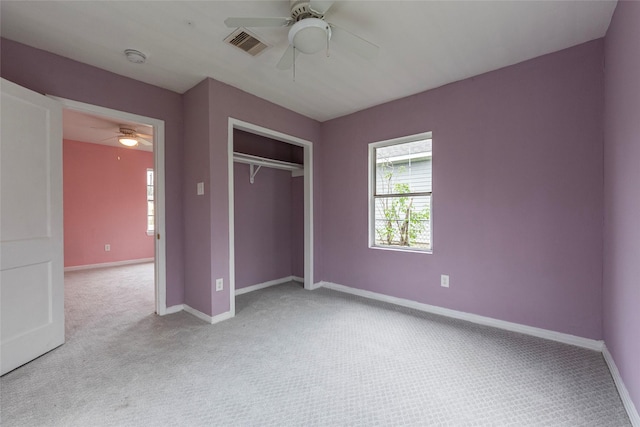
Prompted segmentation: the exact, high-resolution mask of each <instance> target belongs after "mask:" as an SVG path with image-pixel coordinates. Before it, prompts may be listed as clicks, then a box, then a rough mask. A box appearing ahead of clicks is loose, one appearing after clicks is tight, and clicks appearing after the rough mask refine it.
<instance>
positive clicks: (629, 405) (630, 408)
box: [602, 345, 640, 427]
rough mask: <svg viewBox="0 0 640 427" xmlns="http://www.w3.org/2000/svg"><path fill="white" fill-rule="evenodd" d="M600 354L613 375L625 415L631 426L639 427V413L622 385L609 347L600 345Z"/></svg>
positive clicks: (622, 382)
mask: <svg viewBox="0 0 640 427" xmlns="http://www.w3.org/2000/svg"><path fill="white" fill-rule="evenodd" d="M602 355H603V356H604V361H605V362H607V366H608V367H609V371H610V372H611V376H612V377H613V382H614V383H615V384H616V388H617V389H618V394H619V395H620V399H621V400H622V404H623V405H624V409H626V411H627V415H629V419H630V420H631V425H632V426H633V427H640V415H638V410H637V409H636V407H635V405H634V404H633V401H632V400H631V396H630V395H629V391H628V390H627V387H625V385H624V381H622V377H621V376H620V372H619V371H618V367H617V366H616V362H615V361H614V360H613V356H611V353H609V349H607V346H606V345H604V346H603V347H602Z"/></svg>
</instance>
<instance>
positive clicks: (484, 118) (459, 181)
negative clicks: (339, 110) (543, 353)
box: [320, 40, 603, 339]
mask: <svg viewBox="0 0 640 427" xmlns="http://www.w3.org/2000/svg"><path fill="white" fill-rule="evenodd" d="M602 58H603V43H602V40H598V41H594V42H589V43H586V44H583V45H579V46H576V47H573V48H570V49H567V50H564V51H561V52H557V53H553V54H550V55H545V56H542V57H539V58H536V59H533V60H530V61H526V62H523V63H520V64H517V65H514V66H510V67H507V68H504V69H501V70H498V71H494V72H491V73H487V74H483V75H480V76H477V77H473V78H470V79H467V80H464V81H460V82H456V83H453V84H450V85H447V86H444V87H441V88H438V89H435V90H431V91H427V92H424V93H420V94H417V95H414V96H410V97H407V98H403V99H400V100H398V101H394V102H390V103H387V104H383V105H380V106H377V107H373V108H371V109H368V110H365V111H362V112H359V113H355V114H352V115H349V116H346V117H342V118H338V119H335V120H331V121H328V122H325V123H323V129H322V130H323V137H322V158H321V171H320V179H321V180H322V183H323V191H324V198H323V200H324V203H323V205H322V218H321V221H322V224H323V229H324V233H323V234H324V236H323V237H324V245H323V256H324V269H323V271H324V276H323V278H324V279H325V280H328V281H331V282H336V283H339V284H343V285H346V286H351V287H355V288H360V289H366V290H369V291H374V292H379V293H382V294H387V295H392V296H395V297H400V298H406V299H410V300H414V301H419V302H422V303H427V304H433V305H437V306H441V307H447V308H451V309H455V310H460V311H464V312H468V313H475V314H479V315H483V316H488V317H492V318H496V319H502V320H506V321H510V322H515V323H520V324H524V325H530V326H534V327H540V328H545V329H550V330H554V331H559V332H564V333H569V334H574V335H577V336H581V337H587V338H595V339H600V338H602V330H601V323H602V316H601V283H602V281H601V280H602V212H603V195H602V191H603V190H602V179H603V171H602V168H603V166H602V150H603V147H602V132H603V130H602V110H603V107H602V103H603V100H602V93H603V92H602V91H603V73H602ZM425 131H433V137H434V144H433V152H434V160H433V183H434V196H433V197H434V200H433V204H434V208H433V209H434V210H433V220H434V253H433V254H431V255H426V254H419V253H402V252H397V251H385V250H377V249H369V248H368V243H367V236H368V231H367V230H368V228H367V203H368V202H367V144H368V143H370V142H375V141H380V140H385V139H389V138H394V137H400V136H405V135H411V134H416V133H419V132H425ZM440 274H449V275H450V280H451V287H450V288H448V289H447V288H442V287H440Z"/></svg>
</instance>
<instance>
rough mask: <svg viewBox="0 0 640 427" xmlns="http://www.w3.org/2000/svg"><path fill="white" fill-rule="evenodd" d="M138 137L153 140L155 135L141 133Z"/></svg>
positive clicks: (137, 133)
mask: <svg viewBox="0 0 640 427" xmlns="http://www.w3.org/2000/svg"><path fill="white" fill-rule="evenodd" d="M136 135H138V136H142V137H144V138H153V135H149V134H147V133H140V132H136Z"/></svg>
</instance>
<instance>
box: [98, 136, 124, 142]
mask: <svg viewBox="0 0 640 427" xmlns="http://www.w3.org/2000/svg"><path fill="white" fill-rule="evenodd" d="M119 137H120V135H116V136H110V137H109V138H105V139H101V140H100V142H104V141H108V140H110V139H116V138H119Z"/></svg>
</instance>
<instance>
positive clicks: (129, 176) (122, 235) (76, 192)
mask: <svg viewBox="0 0 640 427" xmlns="http://www.w3.org/2000/svg"><path fill="white" fill-rule="evenodd" d="M63 161H64V169H63V170H64V265H65V267H69V266H77V265H87V264H99V263H105V262H114V261H125V260H135V259H143V258H153V256H154V247H153V237H154V236H153V235H152V236H147V233H146V231H147V169H148V168H153V153H150V152H148V151H140V150H132V149H127V148H118V147H109V146H105V145H97V144H89V143H86V142H77V141H69V140H64V148H63ZM105 244H110V245H111V251H109V252H105V250H104V245H105Z"/></svg>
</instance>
